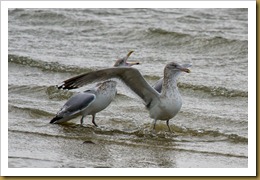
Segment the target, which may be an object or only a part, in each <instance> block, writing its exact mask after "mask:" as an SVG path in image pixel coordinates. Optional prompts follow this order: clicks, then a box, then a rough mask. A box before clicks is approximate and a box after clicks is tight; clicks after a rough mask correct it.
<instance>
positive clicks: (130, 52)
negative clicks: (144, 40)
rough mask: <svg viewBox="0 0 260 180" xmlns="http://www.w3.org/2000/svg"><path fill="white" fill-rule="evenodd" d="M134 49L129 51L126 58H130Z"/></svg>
mask: <svg viewBox="0 0 260 180" xmlns="http://www.w3.org/2000/svg"><path fill="white" fill-rule="evenodd" d="M133 52H134V51H129V53H128V54H127V55H126V59H127V58H129V56H130V55H131V54H132V53H133Z"/></svg>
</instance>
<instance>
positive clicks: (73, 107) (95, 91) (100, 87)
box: [50, 51, 139, 126]
mask: <svg viewBox="0 0 260 180" xmlns="http://www.w3.org/2000/svg"><path fill="white" fill-rule="evenodd" d="M132 53H133V51H130V52H129V53H128V54H127V56H126V57H124V58H121V59H119V60H117V61H116V63H115V64H114V67H120V66H132V65H137V64H139V62H128V61H127V59H128V58H129V56H130V55H131V54H132ZM116 84H117V83H116V81H112V80H108V81H104V82H101V83H98V84H97V85H96V86H95V88H92V89H89V90H86V91H84V92H81V93H78V94H75V95H74V96H72V97H71V98H70V99H69V100H68V101H67V102H66V103H65V104H64V105H63V107H62V108H61V109H60V111H58V113H57V114H56V116H55V117H54V118H53V119H52V120H51V121H50V123H62V122H66V121H69V120H71V119H73V118H75V117H77V116H79V115H81V116H82V117H81V120H80V123H81V124H83V119H84V117H85V116H87V115H92V123H93V124H94V125H95V126H97V124H96V123H95V116H96V113H98V112H100V111H102V110H103V109H105V108H106V107H107V106H108V105H109V104H110V103H111V102H112V100H113V99H114V97H115V95H116Z"/></svg>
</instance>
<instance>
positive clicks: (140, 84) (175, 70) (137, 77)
mask: <svg viewBox="0 0 260 180" xmlns="http://www.w3.org/2000/svg"><path fill="white" fill-rule="evenodd" d="M181 72H186V73H190V70H189V69H188V68H187V67H183V66H182V65H180V64H178V63H176V62H171V63H168V64H167V65H166V66H165V68H164V77H163V83H162V90H161V93H159V92H158V91H157V90H156V89H154V88H153V87H152V86H150V85H149V84H148V83H147V81H146V80H145V79H144V77H143V76H142V74H141V73H140V72H139V71H138V70H137V69H136V68H130V67H118V68H115V67H114V68H107V69H102V70H97V71H93V72H89V73H85V74H81V75H79V76H75V77H72V78H70V79H68V80H65V81H63V83H62V84H61V85H59V86H58V88H59V89H75V88H79V87H82V86H84V85H86V84H89V83H93V82H96V81H102V80H107V79H112V78H118V79H120V80H122V81H123V82H124V83H125V84H126V85H127V86H128V87H129V88H130V89H131V90H132V91H133V92H134V93H136V94H137V95H138V96H139V97H140V98H141V99H143V101H144V103H145V106H146V108H147V109H148V110H149V114H150V117H151V118H152V119H154V124H153V129H155V125H156V121H157V120H164V121H166V125H167V126H168V129H169V131H171V129H170V126H169V120H170V119H171V118H173V117H174V116H175V115H176V114H177V113H178V112H179V111H180V109H181V106H182V97H181V95H180V92H179V90H178V87H177V77H178V76H179V75H180V74H181Z"/></svg>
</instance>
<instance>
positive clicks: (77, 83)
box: [58, 67, 160, 108]
mask: <svg viewBox="0 0 260 180" xmlns="http://www.w3.org/2000/svg"><path fill="white" fill-rule="evenodd" d="M111 78H118V79H120V80H122V81H123V82H124V83H125V84H126V85H127V86H128V87H129V88H130V89H131V90H132V91H134V92H135V93H136V94H137V95H138V96H139V97H140V98H142V99H143V100H144V102H145V103H146V106H147V107H148V108H149V106H150V105H151V103H152V101H154V100H159V96H160V94H159V93H158V92H157V91H156V90H154V88H152V87H151V86H150V85H149V84H148V83H147V81H146V80H145V79H144V78H143V76H142V75H141V73H140V72H139V71H138V70H137V69H135V68H131V67H117V68H108V69H102V70H98V71H93V72H89V73H85V74H82V75H79V76H76V77H73V78H70V79H68V80H65V81H64V82H63V83H62V84H61V85H59V86H58V88H59V89H75V88H79V87H82V86H84V85H86V84H89V83H93V82H96V81H103V80H107V79H111Z"/></svg>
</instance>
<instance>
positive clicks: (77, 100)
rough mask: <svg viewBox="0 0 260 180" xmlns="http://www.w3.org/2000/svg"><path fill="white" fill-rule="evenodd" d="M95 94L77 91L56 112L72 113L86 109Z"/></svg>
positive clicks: (60, 113)
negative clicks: (77, 92)
mask: <svg viewBox="0 0 260 180" xmlns="http://www.w3.org/2000/svg"><path fill="white" fill-rule="evenodd" d="M95 98H96V96H95V95H94V94H92V93H79V94H76V95H74V96H72V97H71V98H70V99H69V100H68V101H67V102H66V103H65V104H64V106H63V107H62V108H61V110H60V111H59V112H58V114H59V115H63V116H64V115H66V116H67V115H74V114H77V113H79V112H80V111H82V110H84V109H86V108H87V107H88V106H89V105H90V104H91V103H92V102H93V101H94V100H95Z"/></svg>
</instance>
